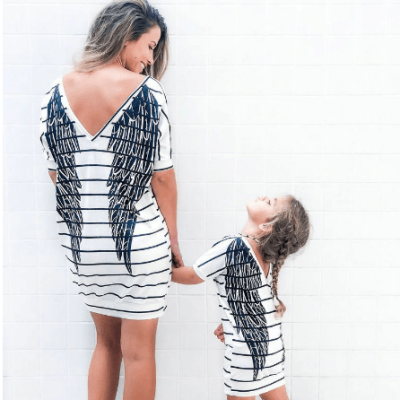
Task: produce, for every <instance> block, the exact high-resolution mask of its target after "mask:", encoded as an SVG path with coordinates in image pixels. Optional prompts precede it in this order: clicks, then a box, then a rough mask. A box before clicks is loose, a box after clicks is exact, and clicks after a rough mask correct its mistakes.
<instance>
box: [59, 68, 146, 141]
mask: <svg viewBox="0 0 400 400" xmlns="http://www.w3.org/2000/svg"><path fill="white" fill-rule="evenodd" d="M145 79H146V77H145V76H144V75H140V74H136V73H135V72H131V71H128V70H127V69H124V68H118V67H116V66H114V65H112V66H107V67H104V68H101V69H98V70H95V71H92V72H89V73H82V72H75V71H73V72H70V73H68V74H66V75H64V76H63V78H62V83H63V86H64V90H65V94H66V97H67V98H68V102H69V105H70V107H71V109H72V111H73V112H74V114H75V116H76V117H77V119H78V120H79V121H80V122H81V124H82V125H83V126H84V127H85V129H86V131H87V132H88V133H90V134H91V135H93V136H94V135H96V133H98V132H99V131H100V130H101V128H103V126H104V125H105V124H106V123H107V121H108V120H109V119H110V118H111V117H112V116H113V115H114V114H115V112H116V111H117V110H118V109H119V107H120V106H121V105H122V104H123V103H124V102H125V100H126V99H127V98H128V97H129V96H130V95H131V93H132V92H134V91H135V89H137V88H138V87H139V86H140V85H141V83H142V82H143V81H144V80H145Z"/></svg>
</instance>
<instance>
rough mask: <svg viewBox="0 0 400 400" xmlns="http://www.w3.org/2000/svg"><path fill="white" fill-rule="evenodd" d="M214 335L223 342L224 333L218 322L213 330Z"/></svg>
mask: <svg viewBox="0 0 400 400" xmlns="http://www.w3.org/2000/svg"><path fill="white" fill-rule="evenodd" d="M214 335H215V336H216V337H217V338H218V339H219V340H220V341H221V342H222V343H225V335H224V329H223V328H222V324H219V325H218V327H217V329H216V330H215V331H214Z"/></svg>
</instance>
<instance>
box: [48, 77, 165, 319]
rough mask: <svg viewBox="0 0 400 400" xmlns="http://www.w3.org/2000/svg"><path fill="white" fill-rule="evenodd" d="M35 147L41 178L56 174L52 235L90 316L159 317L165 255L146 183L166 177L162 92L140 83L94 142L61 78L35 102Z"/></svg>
mask: <svg viewBox="0 0 400 400" xmlns="http://www.w3.org/2000/svg"><path fill="white" fill-rule="evenodd" d="M40 140H41V143H42V146H43V151H44V154H45V157H46V160H47V164H48V169H49V170H52V171H57V184H56V188H55V203H56V210H57V213H58V218H57V227H58V233H59V235H60V236H59V237H60V240H61V245H62V247H63V249H64V253H65V257H66V263H67V265H68V267H69V268H70V271H71V275H72V280H73V282H74V283H75V284H76V288H77V293H79V295H80V296H82V299H83V301H84V302H85V304H86V306H87V308H88V309H89V311H93V312H96V313H99V314H104V315H109V316H113V317H119V318H128V319H149V318H158V317H160V316H161V315H162V314H163V313H164V311H165V309H166V307H167V305H166V300H165V297H166V295H167V292H168V288H169V286H170V281H171V247H170V240H169V234H168V228H167V225H166V222H165V220H164V218H163V216H162V214H161V212H160V209H159V207H158V205H157V201H156V199H155V196H154V194H153V192H152V189H151V186H150V181H151V177H152V174H153V172H154V171H164V170H168V169H170V168H173V165H172V159H171V126H170V123H169V120H168V106H167V99H166V96H165V94H164V91H163V88H162V86H161V84H160V83H159V82H158V81H157V80H155V79H154V78H152V77H150V76H148V77H146V78H145V80H144V81H143V82H142V84H141V85H140V86H139V87H138V88H137V89H136V90H135V91H134V92H133V93H132V94H131V95H130V96H129V97H128V98H127V99H126V101H125V102H124V103H123V104H122V105H121V107H120V108H119V109H118V110H117V111H116V112H115V113H114V115H113V116H112V117H111V118H110V119H109V121H108V122H107V123H106V124H105V125H104V126H103V128H102V129H101V130H100V131H99V132H98V133H96V135H94V136H92V135H91V134H90V133H89V132H87V131H86V129H85V128H84V126H83V125H82V124H81V123H80V121H79V120H78V118H77V117H76V115H75V114H74V112H73V111H72V109H71V107H70V105H69V103H68V99H67V96H66V94H65V90H64V87H63V82H62V78H58V79H56V80H55V81H54V82H53V84H52V87H51V89H50V90H49V92H48V93H47V94H46V96H45V97H44V99H43V102H42V109H41V122H40Z"/></svg>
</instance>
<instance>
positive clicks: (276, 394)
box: [260, 385, 289, 400]
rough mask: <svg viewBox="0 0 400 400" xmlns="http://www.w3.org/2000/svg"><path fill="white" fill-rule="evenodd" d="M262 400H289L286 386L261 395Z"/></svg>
mask: <svg viewBox="0 0 400 400" xmlns="http://www.w3.org/2000/svg"><path fill="white" fill-rule="evenodd" d="M260 397H261V399H262V400H289V397H288V395H287V393H286V385H282V386H279V387H277V388H276V389H273V390H271V391H270V392H267V393H263V394H260Z"/></svg>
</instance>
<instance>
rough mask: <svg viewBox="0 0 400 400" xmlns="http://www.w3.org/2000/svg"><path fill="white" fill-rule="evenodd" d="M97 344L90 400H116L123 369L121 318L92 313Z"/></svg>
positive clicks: (92, 364)
mask: <svg viewBox="0 0 400 400" xmlns="http://www.w3.org/2000/svg"><path fill="white" fill-rule="evenodd" d="M90 314H91V315H92V318H93V321H94V324H95V326H96V332H97V343H96V347H95V349H94V352H93V356H92V361H91V363H90V368H89V377H88V390H89V396H88V399H89V400H115V396H116V394H117V388H118V380H119V372H120V369H121V358H122V353H121V341H120V339H121V318H115V317H109V316H107V315H102V314H97V313H93V312H91V313H90Z"/></svg>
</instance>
